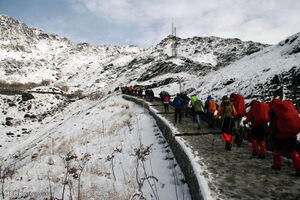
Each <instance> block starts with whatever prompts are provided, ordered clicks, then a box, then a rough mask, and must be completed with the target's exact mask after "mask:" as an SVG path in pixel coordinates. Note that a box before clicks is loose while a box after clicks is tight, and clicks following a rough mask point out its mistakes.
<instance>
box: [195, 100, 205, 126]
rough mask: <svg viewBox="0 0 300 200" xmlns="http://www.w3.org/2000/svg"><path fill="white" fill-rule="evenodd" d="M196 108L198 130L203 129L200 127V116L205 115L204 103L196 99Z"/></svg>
mask: <svg viewBox="0 0 300 200" xmlns="http://www.w3.org/2000/svg"><path fill="white" fill-rule="evenodd" d="M194 108H195V115H196V121H197V124H198V130H199V129H200V128H201V127H200V115H202V114H203V113H204V108H203V103H202V101H201V100H200V99H196V101H195V102H194Z"/></svg>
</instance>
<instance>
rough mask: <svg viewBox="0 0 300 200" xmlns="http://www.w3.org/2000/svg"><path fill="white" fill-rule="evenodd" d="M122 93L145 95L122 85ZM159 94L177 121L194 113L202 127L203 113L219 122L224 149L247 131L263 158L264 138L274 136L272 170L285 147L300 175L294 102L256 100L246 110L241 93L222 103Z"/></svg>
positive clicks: (254, 153)
mask: <svg viewBox="0 0 300 200" xmlns="http://www.w3.org/2000/svg"><path fill="white" fill-rule="evenodd" d="M122 93H123V94H130V95H136V96H142V95H143V90H142V89H140V88H138V89H132V87H123V88H122ZM144 94H145V95H144V96H145V97H146V98H149V100H150V101H153V98H154V93H153V91H152V90H145V91H144ZM159 96H160V99H161V102H162V103H163V105H164V109H165V112H169V104H171V105H172V106H173V107H174V109H175V115H174V120H175V123H181V121H182V114H183V115H184V117H187V116H191V118H192V120H193V121H196V122H197V125H198V129H201V121H202V120H201V118H203V116H205V117H206V118H207V120H208V127H209V128H214V127H215V126H216V124H218V125H219V128H220V130H221V136H222V138H223V140H224V142H225V150H228V151H230V150H231V148H232V145H233V136H234V137H235V139H234V142H235V143H236V144H237V146H240V145H241V144H242V141H243V138H242V132H246V138H247V141H248V146H249V149H250V152H251V157H257V158H260V159H264V158H265V154H266V142H265V138H266V136H267V135H271V136H272V138H273V161H274V162H273V165H272V169H273V170H280V168H281V162H282V161H281V152H282V150H283V148H284V147H286V149H287V151H288V153H289V155H290V157H291V159H292V160H293V164H294V167H295V169H296V175H297V176H300V157H299V154H298V152H297V144H296V142H297V134H298V133H300V117H299V114H298V112H297V110H296V108H295V106H294V105H293V103H292V102H291V101H289V100H284V101H281V100H280V99H273V100H272V101H271V102H270V103H266V102H260V101H258V100H253V101H252V102H251V103H250V109H249V111H248V113H247V112H246V105H245V102H244V98H243V96H242V95H240V94H231V95H230V96H229V97H228V96H223V97H222V100H221V103H220V104H219V105H218V104H217V103H216V101H215V100H214V99H213V97H211V96H208V97H207V100H206V101H205V103H204V104H203V103H202V101H201V100H200V99H199V98H198V97H197V95H196V94H194V95H192V96H191V98H189V97H188V96H187V95H186V94H179V93H177V94H176V96H175V98H174V99H173V100H172V101H171V98H170V94H169V93H168V92H166V91H161V92H160V93H159ZM243 118H244V120H243ZM242 120H243V121H242ZM241 124H244V126H241ZM247 124H249V125H250V128H251V131H250V133H248V128H246V125H247ZM250 135H251V136H250ZM250 142H251V143H252V149H251V147H250Z"/></svg>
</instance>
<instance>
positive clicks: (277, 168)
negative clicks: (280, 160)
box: [271, 165, 280, 171]
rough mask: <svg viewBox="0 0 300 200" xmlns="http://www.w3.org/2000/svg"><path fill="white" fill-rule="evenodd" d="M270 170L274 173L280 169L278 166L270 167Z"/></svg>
mask: <svg viewBox="0 0 300 200" xmlns="http://www.w3.org/2000/svg"><path fill="white" fill-rule="evenodd" d="M271 168H272V169H273V170H275V171H279V170H280V167H278V166H275V165H272V166H271Z"/></svg>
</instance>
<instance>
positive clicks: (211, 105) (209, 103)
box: [205, 95, 217, 128]
mask: <svg viewBox="0 0 300 200" xmlns="http://www.w3.org/2000/svg"><path fill="white" fill-rule="evenodd" d="M216 110H217V104H216V102H215V101H214V99H213V98H212V97H211V96H210V95H209V96H208V97H207V100H206V101H205V112H206V115H207V118H208V120H209V121H208V128H212V127H214V122H215V120H214V114H215V111H216Z"/></svg>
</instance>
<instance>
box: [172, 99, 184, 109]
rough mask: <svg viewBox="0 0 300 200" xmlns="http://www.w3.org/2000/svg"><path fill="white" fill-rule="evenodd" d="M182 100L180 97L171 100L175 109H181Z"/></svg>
mask: <svg viewBox="0 0 300 200" xmlns="http://www.w3.org/2000/svg"><path fill="white" fill-rule="evenodd" d="M183 104H184V100H183V99H182V98H181V97H175V98H174V100H173V105H174V107H175V108H182V106H183Z"/></svg>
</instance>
